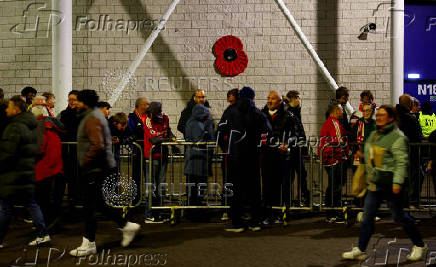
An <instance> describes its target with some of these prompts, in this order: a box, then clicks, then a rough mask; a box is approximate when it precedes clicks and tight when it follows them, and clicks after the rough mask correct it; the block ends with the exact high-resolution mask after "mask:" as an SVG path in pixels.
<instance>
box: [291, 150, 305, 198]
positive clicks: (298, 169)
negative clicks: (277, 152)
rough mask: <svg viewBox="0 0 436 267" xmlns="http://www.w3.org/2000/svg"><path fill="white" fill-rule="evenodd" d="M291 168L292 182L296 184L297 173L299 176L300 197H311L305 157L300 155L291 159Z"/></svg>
mask: <svg viewBox="0 0 436 267" xmlns="http://www.w3.org/2000/svg"><path fill="white" fill-rule="evenodd" d="M290 169H291V184H294V179H295V174H297V176H298V190H297V192H298V199H299V200H301V198H302V197H303V198H305V200H308V199H309V198H310V192H309V189H308V186H307V170H306V166H305V165H304V158H303V157H299V158H298V159H294V160H291V161H290Z"/></svg>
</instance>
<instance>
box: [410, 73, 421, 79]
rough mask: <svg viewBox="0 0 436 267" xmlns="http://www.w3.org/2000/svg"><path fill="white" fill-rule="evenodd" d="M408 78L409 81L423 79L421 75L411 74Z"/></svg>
mask: <svg viewBox="0 0 436 267" xmlns="http://www.w3.org/2000/svg"><path fill="white" fill-rule="evenodd" d="M407 78H409V79H419V78H421V75H419V74H418V73H409V74H407Z"/></svg>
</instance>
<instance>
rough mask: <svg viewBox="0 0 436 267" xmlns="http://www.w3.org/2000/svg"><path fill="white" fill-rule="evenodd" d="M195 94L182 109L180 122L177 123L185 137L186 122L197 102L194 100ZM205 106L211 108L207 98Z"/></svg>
mask: <svg viewBox="0 0 436 267" xmlns="http://www.w3.org/2000/svg"><path fill="white" fill-rule="evenodd" d="M194 96H195V94H193V95H192V97H191V99H190V100H189V102H188V104H187V105H186V107H185V108H184V109H183V110H182V113H181V114H180V119H179V122H178V123H177V130H178V131H179V132H181V133H182V134H183V137H185V129H186V123H187V121H188V120H189V118H191V115H192V109H193V108H194V106H195V105H196V104H197V103H195V101H194ZM204 106H206V107H208V108H210V105H209V102H208V101H207V100H206V102H205V103H204Z"/></svg>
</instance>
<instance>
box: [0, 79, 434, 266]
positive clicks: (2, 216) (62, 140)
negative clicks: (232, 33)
mask: <svg viewBox="0 0 436 267" xmlns="http://www.w3.org/2000/svg"><path fill="white" fill-rule="evenodd" d="M0 98H1V100H0V136H1V138H0V148H1V149H0V164H1V166H4V167H2V168H1V170H0V205H1V207H0V208H1V210H0V247H2V246H3V241H4V237H5V235H6V233H7V229H8V226H9V223H10V221H11V218H12V214H13V207H14V205H24V206H25V207H26V210H27V211H28V215H29V216H30V217H31V220H32V221H33V223H34V226H35V227H36V233H37V237H36V238H35V239H34V240H32V241H31V242H30V243H29V245H30V246H35V245H39V244H43V243H46V242H49V241H50V236H49V230H48V229H50V228H51V226H52V225H56V223H57V221H58V220H59V218H60V216H61V214H60V211H61V210H62V209H61V206H62V205H63V203H62V200H63V198H64V193H65V189H66V187H67V186H68V199H69V201H68V204H69V206H70V209H71V210H70V211H74V207H75V206H76V204H77V201H80V200H79V199H80V198H78V197H77V196H78V195H79V194H83V199H82V201H83V206H84V215H85V219H84V220H85V232H84V234H83V240H82V243H81V245H80V246H78V247H77V248H76V249H74V250H72V251H70V254H71V255H72V256H84V255H89V254H94V253H96V244H95V232H96V221H97V219H96V212H97V210H98V209H99V208H100V207H101V206H104V207H105V208H104V211H105V212H107V213H108V214H109V216H110V217H111V218H112V219H113V220H114V221H115V222H116V223H117V224H118V227H119V228H120V229H121V233H122V241H121V245H122V246H123V247H125V246H128V245H129V244H130V243H131V241H132V240H133V239H134V237H135V235H136V233H137V232H138V231H139V230H140V225H139V224H137V223H133V222H130V221H129V216H122V215H121V214H120V213H118V212H117V211H116V210H114V209H110V208H108V207H106V206H105V205H101V203H104V200H103V197H102V190H101V188H102V182H103V180H104V179H105V177H107V176H108V175H109V174H110V173H113V172H115V171H116V170H117V169H120V149H119V147H120V146H121V145H128V144H131V143H132V142H133V141H136V142H137V143H138V144H140V146H141V148H142V151H143V158H144V159H145V160H147V161H149V162H151V164H144V165H145V168H143V169H141V166H142V165H143V164H142V163H143V162H141V161H140V158H142V157H135V158H134V160H133V162H132V169H133V180H134V181H135V182H136V184H138V185H139V184H140V183H141V180H140V179H141V178H140V177H141V176H142V172H144V173H145V176H146V177H147V178H146V179H147V181H151V182H152V183H153V184H154V185H155V186H157V185H159V184H161V183H165V179H166V177H165V175H166V172H167V165H168V156H169V149H171V150H173V151H172V152H173V153H180V150H179V148H178V146H177V145H174V146H170V147H168V146H162V145H160V144H161V143H162V142H166V141H172V142H178V140H177V139H176V136H175V134H174V133H173V132H172V129H171V127H170V123H169V121H170V120H169V117H168V116H167V115H166V114H165V113H164V112H163V107H162V103H161V102H157V101H151V102H149V100H148V99H147V98H145V97H140V98H138V99H137V100H136V103H135V108H134V110H133V112H132V113H130V114H128V115H127V114H125V113H123V112H120V113H116V114H114V115H113V116H110V109H111V105H110V104H109V103H107V102H102V101H99V97H98V95H97V93H96V92H95V91H94V90H81V91H77V90H73V91H71V92H70V93H69V94H68V106H67V107H66V109H65V110H63V111H62V112H60V113H59V114H56V112H55V109H54V107H55V104H56V102H55V96H54V95H53V94H52V93H49V92H45V93H43V94H38V92H37V90H36V89H34V88H32V87H25V88H24V89H23V90H22V92H21V95H18V96H13V97H11V98H10V99H8V100H4V93H3V90H1V89H0ZM227 101H228V103H229V106H228V107H227V108H226V109H225V111H224V113H223V114H222V117H221V118H220V120H219V122H218V123H216V124H215V122H214V119H213V117H212V114H211V111H210V109H211V107H210V105H209V103H208V101H207V96H206V94H205V91H203V90H200V89H198V90H195V92H194V94H193V96H192V98H191V99H190V101H189V102H188V103H187V106H186V107H185V108H184V109H183V111H182V112H181V116H180V119H179V121H178V124H177V130H178V131H179V132H180V133H181V134H182V135H183V137H184V140H185V141H186V142H215V141H217V143H218V145H219V147H220V149H221V150H222V151H223V152H225V153H224V154H225V158H224V160H223V161H222V174H223V181H224V182H226V183H231V184H232V192H233V195H232V197H231V198H230V199H229V202H230V203H229V204H230V207H231V208H230V218H231V221H232V225H231V227H229V228H227V229H226V231H229V232H243V231H245V230H247V229H250V230H252V231H260V230H261V228H262V227H263V226H267V225H271V224H274V223H277V222H281V221H282V220H283V217H282V216H281V213H279V212H276V210H274V209H273V207H276V206H286V207H289V206H290V205H291V204H292V203H290V200H291V197H290V194H291V190H290V188H291V184H294V180H295V177H296V176H297V177H298V179H297V182H298V194H299V196H298V199H299V200H301V205H310V195H311V192H310V190H309V189H310V187H309V185H308V182H307V170H306V168H305V162H304V161H305V156H306V155H307V153H308V148H307V137H306V133H305V129H304V125H303V123H302V118H301V108H302V101H301V98H300V93H299V92H298V91H289V92H288V93H287V94H286V95H285V96H282V95H281V94H280V93H279V92H277V91H271V92H269V94H268V98H267V100H266V105H265V106H264V108H263V109H258V108H257V107H256V105H255V91H254V90H253V89H252V88H250V87H243V88H242V89H232V90H230V91H228V93H227ZM432 110H433V107H432V103H431V102H426V103H423V105H422V109H421V108H420V104H419V101H417V100H416V99H414V98H412V97H411V96H410V95H407V94H405V95H402V96H401V97H400V99H399V104H398V105H397V106H396V107H393V106H390V105H381V106H379V107H377V105H376V104H375V102H374V97H373V94H372V93H371V91H369V90H365V91H363V92H362V93H361V94H360V105H359V108H358V110H357V111H355V110H354V109H353V107H352V106H351V105H350V103H349V90H348V89H347V88H345V87H340V88H338V89H337V90H336V97H335V99H332V100H331V101H330V104H329V106H328V109H327V112H326V120H325V122H324V124H323V126H322V128H321V133H320V136H319V145H318V155H319V157H320V159H321V161H322V164H323V166H324V167H325V170H326V172H327V174H328V186H327V189H326V192H325V200H324V204H325V206H326V207H341V206H342V205H343V202H342V187H343V186H344V185H345V184H346V183H347V181H348V180H349V177H347V169H349V168H351V169H352V170H353V171H355V170H356V169H357V167H358V166H359V165H364V168H365V175H366V179H367V184H368V187H367V193H366V194H365V196H364V197H363V200H361V205H362V203H364V204H363V206H364V212H363V216H362V223H361V231H360V236H359V245H358V247H356V248H353V250H352V251H350V252H346V253H344V254H343V255H342V256H343V258H346V259H362V258H365V257H366V254H365V250H366V246H367V244H368V242H369V239H370V237H371V235H372V233H373V231H374V220H375V217H376V212H377V209H378V207H379V206H380V203H381V201H382V200H383V199H387V201H388V204H389V207H390V208H391V211H392V214H393V216H394V219H395V220H396V221H397V222H398V223H400V224H401V225H402V226H403V227H404V229H405V231H406V233H407V234H408V235H409V237H410V238H411V240H412V241H413V243H414V245H415V246H414V248H413V250H412V252H411V254H410V255H409V256H408V258H409V259H410V260H419V259H421V258H422V256H423V254H425V251H426V245H425V244H424V243H423V241H422V239H421V236H420V233H419V231H418V229H417V228H416V226H415V224H414V222H413V219H412V218H411V217H410V216H409V215H408V214H407V213H406V212H404V211H403V208H404V207H406V205H409V206H411V207H412V206H417V205H419V200H420V194H421V188H422V181H423V180H424V179H423V178H424V176H423V173H424V171H429V172H432V174H433V179H435V178H436V175H435V169H436V168H432V166H433V164H434V163H433V162H432V160H430V161H428V163H427V164H425V166H424V165H423V164H422V163H423V162H422V161H421V160H420V156H421V155H420V153H421V150H420V149H417V147H415V146H411V148H410V151H409V145H408V144H409V143H422V142H433V143H436V131H435V130H436V115H435V114H434V113H433V111H432ZM374 117H375V118H374ZM62 144H74V145H69V146H65V145H64V146H63V145H62ZM176 144H177V143H176ZM183 153H184V159H185V164H184V175H186V183H187V185H188V184H189V185H191V184H194V186H187V188H186V190H187V192H188V191H189V194H188V204H189V205H191V206H200V205H204V199H203V196H202V194H200V193H199V187H197V186H195V185H197V184H203V183H207V180H208V176H210V175H211V171H212V168H211V163H212V161H211V159H212V154H213V149H211V148H210V147H209V146H207V145H204V144H201V145H192V146H185V149H184V152H183ZM428 156H429V157H431V158H432V159H433V161H434V159H435V153H434V152H433V151H431V153H430V155H428ZM77 166H78V167H77ZM150 167H151V168H152V169H151V170H149V168H150ZM150 174H151V177H148V176H149V175H150ZM433 182H435V181H433ZM434 184H436V183H434ZM435 190H436V185H435ZM405 199H407V200H406V201H407V202H406V201H405ZM151 200H152V203H149V202H148V200H147V202H146V209H145V222H146V223H156V222H162V221H164V220H165V216H164V215H163V214H162V213H161V212H157V211H156V210H151V209H150V206H151V205H153V206H154V205H159V196H157V195H155V194H153V197H152V199H151ZM53 205H54V206H53ZM53 207H54V208H53ZM124 215H125V214H124ZM188 216H189V217H190V218H191V219H198V217H199V216H200V217H201V213H200V212H197V211H194V212H189V213H188ZM327 221H328V222H330V223H341V222H343V221H344V218H343V215H342V214H341V213H338V212H335V211H333V210H332V211H329V212H327Z"/></svg>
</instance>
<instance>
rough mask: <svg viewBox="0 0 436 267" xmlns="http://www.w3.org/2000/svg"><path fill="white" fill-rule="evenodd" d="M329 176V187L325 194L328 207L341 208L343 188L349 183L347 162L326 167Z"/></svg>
mask: <svg viewBox="0 0 436 267" xmlns="http://www.w3.org/2000/svg"><path fill="white" fill-rule="evenodd" d="M325 169H326V171H327V175H328V186H327V189H326V192H325V205H326V206H327V207H341V206H342V202H341V198H342V187H343V186H344V185H345V184H346V183H347V164H346V163H345V162H341V163H338V164H336V165H332V166H326V167H325Z"/></svg>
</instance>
